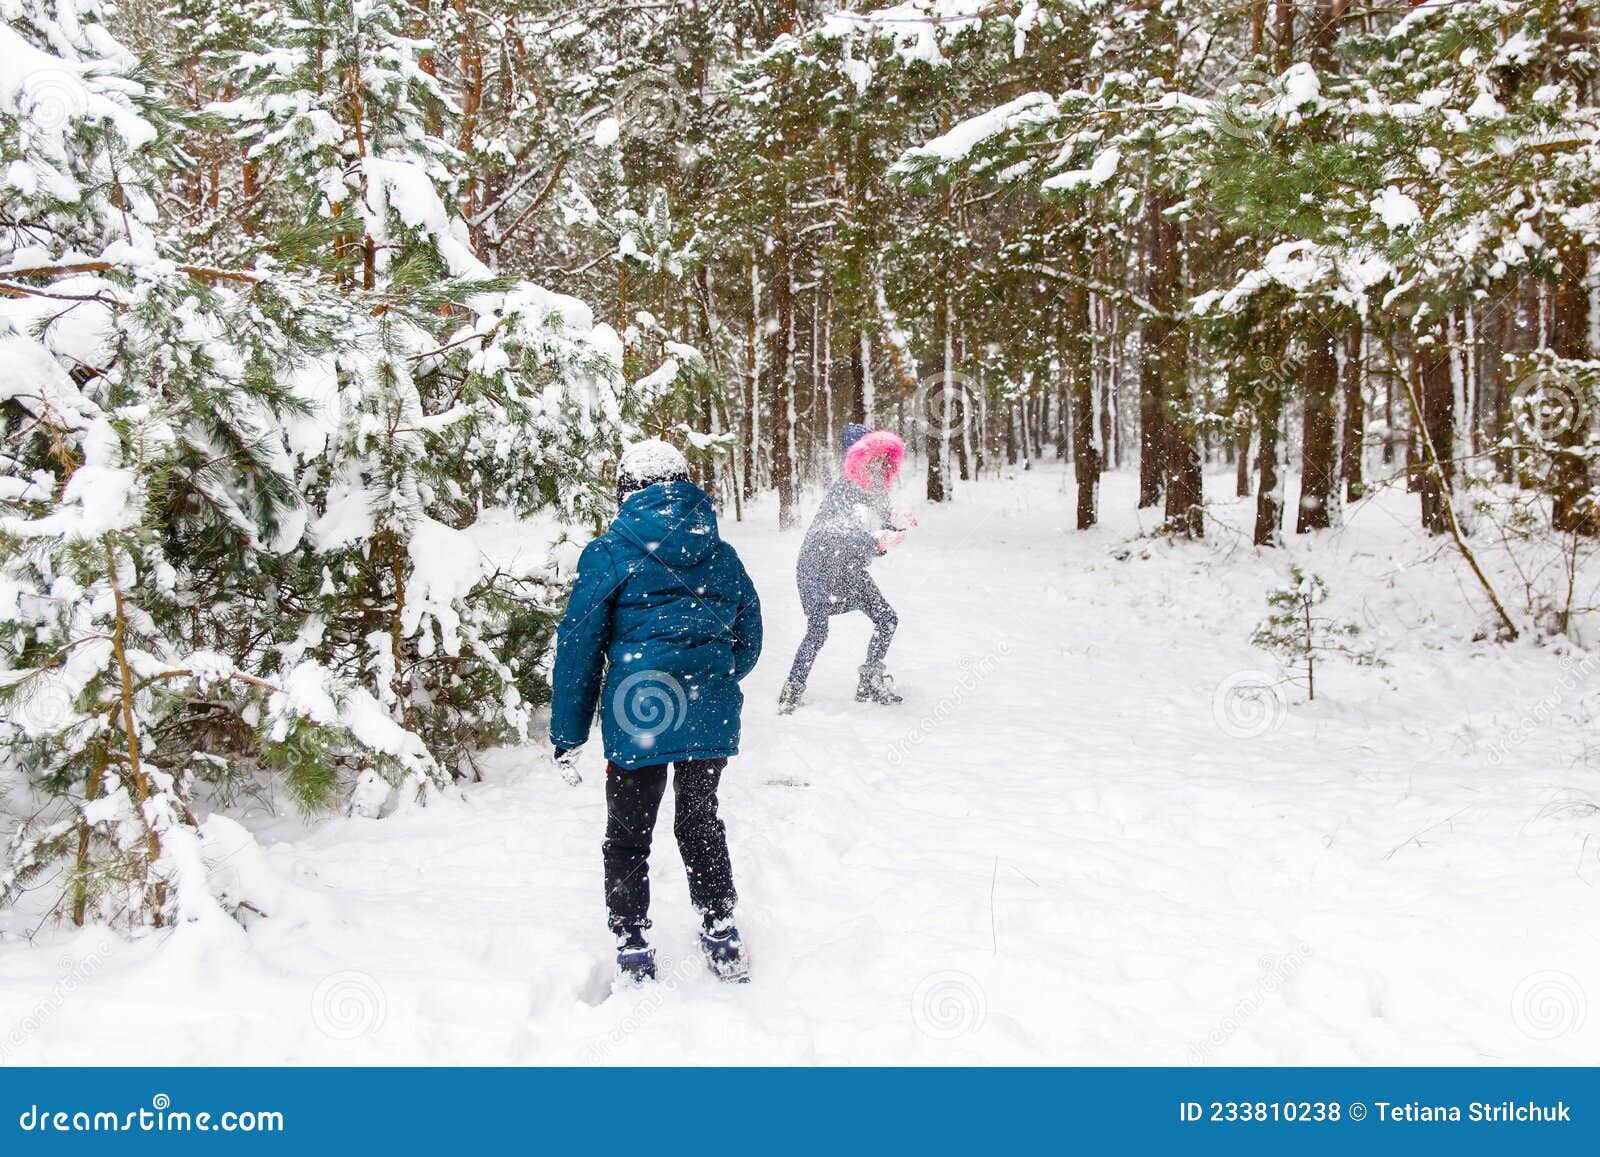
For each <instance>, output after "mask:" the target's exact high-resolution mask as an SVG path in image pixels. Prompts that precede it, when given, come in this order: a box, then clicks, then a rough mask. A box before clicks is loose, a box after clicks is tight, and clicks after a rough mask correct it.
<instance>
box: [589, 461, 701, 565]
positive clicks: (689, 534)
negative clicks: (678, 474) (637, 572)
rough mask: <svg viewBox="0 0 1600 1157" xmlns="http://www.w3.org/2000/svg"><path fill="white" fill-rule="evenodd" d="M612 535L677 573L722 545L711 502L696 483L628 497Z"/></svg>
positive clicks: (667, 484)
mask: <svg viewBox="0 0 1600 1157" xmlns="http://www.w3.org/2000/svg"><path fill="white" fill-rule="evenodd" d="M611 532H612V533H613V534H615V535H616V536H617V537H618V538H620V539H621V540H622V541H623V542H626V543H628V544H629V545H631V546H634V547H636V548H637V549H639V550H641V551H643V552H644V553H646V554H648V555H651V556H652V557H654V558H655V559H657V560H658V561H660V562H662V563H664V564H665V565H667V566H669V567H672V568H673V569H682V568H684V567H691V566H694V565H695V564H696V563H699V562H701V561H702V560H704V559H705V557H706V556H707V555H709V554H710V553H711V552H712V551H713V550H715V549H716V548H717V545H718V544H719V543H720V542H721V541H722V538H721V536H720V535H719V534H718V533H717V512H716V511H715V510H713V509H712V507H711V499H710V498H709V497H707V495H706V492H705V491H704V490H701V489H700V488H699V487H698V486H696V485H695V484H694V483H693V482H658V483H656V484H655V485H654V486H646V487H645V488H644V489H643V490H638V491H635V492H634V493H632V494H630V495H628V497H627V498H626V499H624V500H623V503H622V507H621V508H620V509H619V510H618V511H617V517H616V520H615V521H614V522H612V524H611Z"/></svg>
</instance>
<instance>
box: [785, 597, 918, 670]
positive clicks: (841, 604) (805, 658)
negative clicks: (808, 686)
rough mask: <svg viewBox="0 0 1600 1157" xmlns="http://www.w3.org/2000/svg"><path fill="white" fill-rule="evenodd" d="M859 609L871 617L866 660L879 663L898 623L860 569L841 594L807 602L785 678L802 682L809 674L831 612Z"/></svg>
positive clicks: (887, 605)
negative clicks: (800, 635) (802, 626)
mask: <svg viewBox="0 0 1600 1157" xmlns="http://www.w3.org/2000/svg"><path fill="white" fill-rule="evenodd" d="M849 611H860V612H862V613H863V614H865V615H866V616H867V618H869V619H871V620H872V638H871V640H869V641H868V643H867V662H868V663H873V664H877V663H882V662H883V657H884V656H885V655H887V654H888V653H889V643H890V642H891V641H892V640H893V639H894V629H895V628H896V627H897V626H899V625H900V619H899V616H897V615H896V614H895V613H894V608H893V607H891V606H890V605H889V600H888V599H886V598H884V597H883V592H882V591H880V590H879V589H878V584H877V583H875V582H873V581H872V578H871V576H870V575H867V574H865V573H862V574H861V575H859V576H855V577H853V578H852V579H851V581H850V586H849V587H848V588H847V590H846V593H845V595H844V597H842V598H837V599H835V600H834V601H833V602H807V603H806V604H805V612H806V633H805V637H804V638H803V639H801V640H800V649H799V650H798V651H796V652H795V654H794V666H792V667H790V668H789V682H791V683H794V684H797V685H798V686H801V687H803V686H805V682H806V680H807V679H809V678H810V677H811V665H812V664H813V663H815V662H816V661H817V655H818V653H819V652H820V651H821V650H822V644H824V643H826V642H827V641H828V620H829V619H830V618H832V617H833V616H834V615H842V614H846V613H847V612H849Z"/></svg>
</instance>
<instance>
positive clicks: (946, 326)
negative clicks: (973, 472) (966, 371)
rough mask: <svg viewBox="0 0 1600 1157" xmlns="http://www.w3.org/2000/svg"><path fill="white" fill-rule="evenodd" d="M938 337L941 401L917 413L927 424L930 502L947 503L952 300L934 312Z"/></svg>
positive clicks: (925, 445)
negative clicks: (946, 445) (946, 454)
mask: <svg viewBox="0 0 1600 1157" xmlns="http://www.w3.org/2000/svg"><path fill="white" fill-rule="evenodd" d="M934 338H935V339H936V340H937V341H938V343H939V348H940V350H941V351H943V361H942V362H941V365H942V366H943V371H942V372H941V374H940V377H939V386H938V389H939V391H940V398H939V404H938V405H936V406H934V405H929V404H928V403H927V402H926V401H922V404H921V405H919V406H918V409H919V410H921V411H922V413H920V414H918V415H917V418H918V420H920V421H922V422H924V423H925V424H926V425H925V427H924V429H923V436H922V447H923V452H924V453H925V454H926V455H927V459H928V487H927V496H928V501H929V502H943V501H944V500H945V499H946V498H948V497H949V490H948V487H947V486H946V484H945V476H944V450H945V439H946V437H948V434H949V431H948V425H949V421H948V417H947V415H948V414H949V413H950V372H951V369H952V366H951V361H952V360H953V358H954V351H953V350H952V348H951V340H952V338H951V333H950V303H949V301H948V300H945V301H943V302H941V303H940V305H939V308H938V311H937V312H936V313H935V315H934Z"/></svg>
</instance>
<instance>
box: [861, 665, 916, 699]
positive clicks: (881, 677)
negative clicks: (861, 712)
mask: <svg viewBox="0 0 1600 1157" xmlns="http://www.w3.org/2000/svg"><path fill="white" fill-rule="evenodd" d="M856 702H857V703H901V702H904V699H903V697H902V696H900V695H899V694H898V693H896V691H895V689H894V676H893V675H889V674H886V673H885V672H884V670H883V664H882V663H863V664H862V665H861V682H860V683H858V684H856Z"/></svg>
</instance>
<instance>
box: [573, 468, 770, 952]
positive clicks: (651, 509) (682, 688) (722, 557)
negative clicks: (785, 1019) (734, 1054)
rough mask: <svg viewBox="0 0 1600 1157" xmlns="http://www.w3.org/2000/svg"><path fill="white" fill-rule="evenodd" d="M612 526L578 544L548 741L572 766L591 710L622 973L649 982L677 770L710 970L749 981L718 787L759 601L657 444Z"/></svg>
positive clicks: (622, 482)
mask: <svg viewBox="0 0 1600 1157" xmlns="http://www.w3.org/2000/svg"><path fill="white" fill-rule="evenodd" d="M617 499H618V504H619V509H618V511H617V517H616V520H615V521H614V522H613V523H612V524H611V529H610V530H608V531H607V532H606V533H605V534H602V535H601V536H600V537H599V538H597V539H595V540H594V541H593V542H591V543H590V544H589V545H588V546H587V547H585V548H584V551H583V554H582V556H581V557H580V558H579V560H578V575H577V581H576V583H575V584H574V585H573V588H572V594H571V597H570V598H569V599H568V601H567V611H566V616H565V617H564V618H563V620H562V622H561V626H560V629H559V630H558V631H557V635H556V661H555V671H554V675H553V678H552V683H553V692H554V695H553V700H552V703H551V709H550V741H551V743H552V744H553V745H554V747H555V750H556V759H557V761H558V762H560V763H562V764H563V765H564V766H566V767H567V768H570V767H571V766H572V760H573V755H574V751H575V749H576V748H578V747H580V746H581V745H582V744H583V743H584V742H585V741H586V740H587V739H588V738H589V728H590V724H591V722H592V721H593V718H594V713H595V709H596V706H598V707H599V709H600V722H601V734H602V738H603V741H604V743H605V751H606V759H607V761H608V762H607V764H606V813H607V819H606V838H605V844H604V848H603V852H604V857H605V875H606V903H607V906H608V908H609V911H610V925H611V930H612V932H614V933H615V934H616V937H617V964H618V967H619V969H620V970H621V973H622V975H623V976H625V977H627V978H630V979H635V980H644V979H648V978H650V977H653V976H654V975H655V950H654V949H653V948H651V947H650V946H649V944H648V943H647V941H646V939H645V931H646V930H647V929H648V928H649V927H650V918H649V911H650V877H649V856H650V842H651V835H652V833H653V831H654V829H655V822H656V814H657V812H658V810H659V809H660V806H661V800H662V797H663V796H664V795H665V793H666V787H667V768H668V765H671V766H672V767H674V768H675V777H674V780H673V797H674V807H675V816H674V821H673V831H674V833H675V834H676V836H677V839H678V849H679V851H681V852H682V854H683V863H684V867H685V868H686V869H687V870H688V874H689V895H690V898H691V899H692V900H693V901H694V905H695V907H696V908H697V909H699V911H700V915H701V919H702V922H703V927H702V931H701V946H702V948H703V949H704V951H705V954H706V959H707V961H708V963H709V964H710V966H711V969H712V971H713V972H715V973H716V974H717V975H718V976H720V977H722V978H723V979H725V980H745V979H748V975H749V967H748V961H747V959H746V957H745V954H744V946H743V943H742V941H741V940H740V938H739V933H738V930H737V929H736V928H735V927H734V923H733V906H734V902H735V901H736V900H737V898H738V897H737V894H736V893H735V891H734V887H733V868H732V865H731V863H730V861H729V859H728V840H727V835H726V831H725V829H724V826H723V823H722V820H721V819H720V818H719V817H718V815H717V785H718V782H719V780H720V778H721V775H722V771H723V769H724V768H725V767H726V766H727V763H728V757H729V756H732V755H736V754H737V753H738V751H739V715H740V712H741V711H742V710H743V707H744V694H743V693H742V692H741V691H740V690H739V682H740V680H742V679H743V678H744V677H745V676H746V675H748V674H749V673H750V671H751V668H753V667H754V666H755V665H756V658H757V657H758V656H759V655H760V654H761V602H760V600H759V599H758V598H757V597H756V589H755V586H754V585H753V584H752V583H751V581H750V576H749V575H748V574H746V573H745V569H744V565H743V564H742V563H741V562H740V561H739V556H738V555H737V554H736V553H735V552H734V549H733V547H731V546H729V545H728V544H727V543H725V542H723V541H722V539H721V538H720V537H719V536H718V533H717V517H716V513H715V512H714V511H713V510H712V507H711V499H710V498H708V497H707V496H706V494H705V492H704V491H702V490H701V489H700V488H699V487H697V486H695V485H694V484H693V483H691V482H690V481H689V471H688V464H687V463H686V462H685V461H684V458H683V455H682V454H680V453H679V452H678V451H677V450H676V449H674V448H673V447H672V446H670V445H668V444H667V443H665V442H660V441H649V442H640V443H637V444H636V445H633V446H631V447H629V448H628V450H627V452H626V453H624V454H623V456H622V461H621V463H620V464H619V466H618V468H617Z"/></svg>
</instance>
